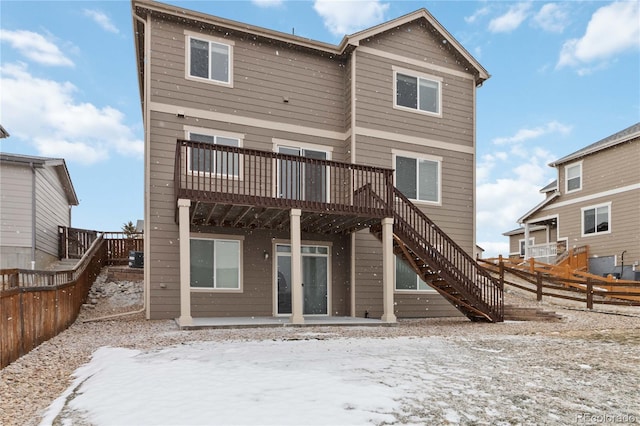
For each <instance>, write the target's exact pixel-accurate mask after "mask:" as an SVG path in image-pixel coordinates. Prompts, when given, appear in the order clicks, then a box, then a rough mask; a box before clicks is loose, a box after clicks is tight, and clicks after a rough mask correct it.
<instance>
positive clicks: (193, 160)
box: [187, 132, 240, 178]
mask: <svg viewBox="0 0 640 426" xmlns="http://www.w3.org/2000/svg"><path fill="white" fill-rule="evenodd" d="M187 138H188V139H189V140H191V141H193V142H200V143H203V144H207V145H224V146H234V147H239V146H240V139H236V138H230V137H226V136H219V135H213V134H211V135H207V134H203V133H196V132H188V134H187ZM187 158H188V167H189V172H192V173H202V174H215V175H219V176H222V177H235V178H237V177H239V176H240V155H239V154H238V153H236V152H225V151H216V150H214V149H209V148H206V147H203V148H191V149H189V154H188V157H187Z"/></svg>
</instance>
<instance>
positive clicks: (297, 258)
mask: <svg viewBox="0 0 640 426" xmlns="http://www.w3.org/2000/svg"><path fill="white" fill-rule="evenodd" d="M290 215H291V221H290V232H291V319H290V321H291V323H292V324H304V316H303V314H302V312H303V306H302V248H301V245H302V241H301V237H300V216H301V215H302V211H301V210H300V209H291V214H290Z"/></svg>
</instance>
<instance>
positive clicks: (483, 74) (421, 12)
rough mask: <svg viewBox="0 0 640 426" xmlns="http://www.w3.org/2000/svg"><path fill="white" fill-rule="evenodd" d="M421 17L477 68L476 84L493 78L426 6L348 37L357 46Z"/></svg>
mask: <svg viewBox="0 0 640 426" xmlns="http://www.w3.org/2000/svg"><path fill="white" fill-rule="evenodd" d="M419 18H424V19H426V20H427V22H429V24H431V25H432V26H433V27H434V28H435V29H436V30H438V32H440V33H441V34H442V35H443V36H444V37H445V39H446V40H447V43H451V44H452V45H453V46H454V47H455V49H456V50H457V51H458V52H459V53H460V54H461V55H462V56H463V57H464V58H465V60H467V61H468V62H469V64H471V65H472V66H473V67H474V68H475V70H476V72H477V77H476V85H478V86H480V85H482V83H483V82H484V81H486V80H488V79H489V78H491V75H490V74H489V72H487V70H486V69H485V68H484V67H483V66H482V65H480V62H478V61H477V60H476V59H475V58H474V57H473V55H471V54H470V53H469V52H468V51H467V50H466V49H465V48H464V47H463V46H462V45H461V44H460V43H459V42H458V40H456V39H455V37H453V35H451V33H450V32H449V31H447V29H446V28H445V27H444V26H442V24H440V22H438V20H437V19H436V18H435V17H434V16H433V15H432V14H431V13H430V12H429V11H428V10H427V9H425V8H422V9H418V10H416V11H414V12H411V13H408V14H406V15H404V16H401V17H399V18H396V19H393V20H391V21H387V22H383V23H381V24H379V25H376V26H373V27H371V28H367V29H365V30H362V31H359V32H357V33H355V34H352V35H350V36H348V37H347V39H348V42H349V44H354V45H356V46H357V45H358V43H359V42H360V40H363V39H365V38H367V37H372V36H374V35H376V34H379V33H382V32H384V31H388V30H390V29H392V28H394V27H397V26H400V25H404V24H406V23H408V22H412V21H415V20H416V19H419Z"/></svg>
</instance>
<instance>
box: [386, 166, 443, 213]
mask: <svg viewBox="0 0 640 426" xmlns="http://www.w3.org/2000/svg"><path fill="white" fill-rule="evenodd" d="M440 162H441V160H440V159H439V158H438V159H435V158H426V157H423V158H420V157H408V156H404V155H396V156H395V169H396V186H397V187H398V189H399V190H400V192H402V193H403V194H404V195H405V196H406V197H407V198H409V199H411V200H418V201H426V202H431V203H440V186H441V185H440Z"/></svg>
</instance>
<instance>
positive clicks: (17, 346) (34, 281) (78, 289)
mask: <svg viewBox="0 0 640 426" xmlns="http://www.w3.org/2000/svg"><path fill="white" fill-rule="evenodd" d="M106 260H107V245H106V242H105V241H104V240H103V239H102V237H98V238H97V239H96V240H95V241H94V242H93V244H92V245H91V247H90V248H89V250H88V251H87V253H86V254H85V256H84V257H83V258H82V260H81V261H80V262H79V263H78V265H77V266H76V268H75V269H73V270H71V271H56V272H54V271H32V270H25V269H4V270H0V368H4V367H5V366H7V365H8V364H9V363H11V362H13V361H15V360H16V359H18V358H19V357H20V356H22V355H24V354H26V353H28V352H29V351H31V350H32V349H33V348H35V347H37V346H38V345H39V344H41V343H42V342H44V341H46V340H48V339H50V338H52V337H54V336H56V335H57V334H58V333H60V332H62V331H63V330H65V329H67V328H68V327H69V326H70V325H71V324H72V323H73V322H74V321H75V320H76V318H77V317H78V314H79V312H80V308H81V307H82V304H83V303H84V302H85V300H86V298H87V295H88V294H89V289H90V288H91V285H92V284H93V282H94V281H95V279H96V277H97V276H98V274H99V273H100V269H101V268H102V267H103V266H104V265H105V263H106Z"/></svg>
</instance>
